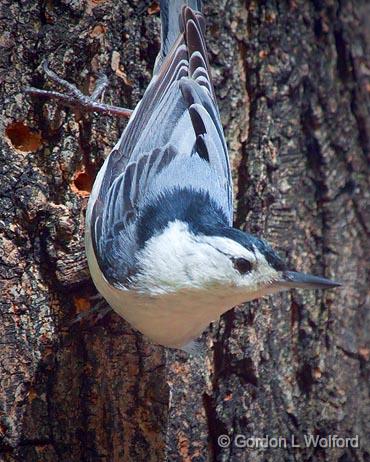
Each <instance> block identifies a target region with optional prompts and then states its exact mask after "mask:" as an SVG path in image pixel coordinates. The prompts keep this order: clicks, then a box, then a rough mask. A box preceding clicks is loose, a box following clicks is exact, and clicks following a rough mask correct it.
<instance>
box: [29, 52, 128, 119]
mask: <svg viewBox="0 0 370 462" xmlns="http://www.w3.org/2000/svg"><path fill="white" fill-rule="evenodd" d="M42 67H43V69H44V72H45V74H46V75H47V76H48V77H49V78H50V80H52V81H53V82H55V83H56V84H58V85H59V86H60V87H62V88H63V89H64V93H61V92H58V91H54V90H40V89H39V88H35V87H27V88H25V92H26V93H27V94H29V95H32V96H37V97H41V98H50V99H55V100H57V101H60V102H61V103H62V104H64V105H65V106H69V107H72V108H78V109H80V110H81V111H85V112H101V113H103V114H107V115H113V116H116V117H130V115H131V114H132V112H133V111H132V110H131V109H126V108H122V107H118V106H111V105H110V104H104V103H102V102H100V101H98V99H99V98H100V97H101V96H102V94H103V92H104V90H105V89H106V87H107V86H108V78H107V76H106V75H104V74H102V75H101V76H100V77H99V78H98V80H97V82H96V85H95V89H94V91H93V92H92V94H91V95H90V96H86V95H84V94H83V93H81V92H80V90H79V89H78V88H77V87H76V86H75V85H73V84H71V83H70V82H67V80H64V79H62V78H61V77H59V76H58V75H57V74H56V73H55V72H54V71H52V70H51V69H49V66H48V63H47V61H44V63H43V65H42Z"/></svg>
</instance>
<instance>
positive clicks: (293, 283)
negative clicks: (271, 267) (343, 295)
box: [278, 271, 341, 289]
mask: <svg viewBox="0 0 370 462" xmlns="http://www.w3.org/2000/svg"><path fill="white" fill-rule="evenodd" d="M278 285H279V286H280V287H282V288H286V289H292V288H296V289H332V288H333V287H339V286H341V284H340V283H339V282H336V281H331V280H330V279H326V278H322V277H318V276H313V275H312V274H306V273H297V272H295V271H283V272H282V278H281V279H280V280H279V281H278Z"/></svg>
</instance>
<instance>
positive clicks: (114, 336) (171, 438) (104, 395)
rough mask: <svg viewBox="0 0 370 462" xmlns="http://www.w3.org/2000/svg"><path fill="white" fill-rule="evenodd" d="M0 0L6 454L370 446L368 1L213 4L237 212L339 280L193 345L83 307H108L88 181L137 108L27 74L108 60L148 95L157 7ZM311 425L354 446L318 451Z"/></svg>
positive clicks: (96, 457)
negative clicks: (71, 92) (70, 97)
mask: <svg viewBox="0 0 370 462" xmlns="http://www.w3.org/2000/svg"><path fill="white" fill-rule="evenodd" d="M0 6H1V9H2V11H1V15H0V30H2V31H3V32H2V34H1V37H0V46H1V53H0V73H1V74H0V75H1V89H0V92H1V95H0V96H1V101H2V118H1V124H2V127H1V128H2V131H1V134H2V135H1V144H2V149H1V163H0V290H1V299H0V314H1V323H0V333H1V342H2V348H1V352H0V358H1V362H0V367H1V377H0V380H1V386H0V460H1V461H22V462H23V461H25V462H33V461H35V462H36V461H37V462H41V461H45V462H49V461H50V462H51V461H53V462H54V461H68V462H78V461H107V462H108V461H109V462H110V461H114V462H116V461H145V462H146V461H164V460H168V461H193V462H196V461H197V462H200V461H285V460H286V461H288V460H289V461H293V460H297V461H340V462H346V461H367V460H370V436H369V435H370V422H369V420H370V419H369V415H370V397H369V381H370V380H369V356H370V330H369V310H368V306H366V302H367V300H366V296H367V291H368V279H367V277H368V275H367V271H368V261H366V260H368V257H369V254H368V250H369V246H368V242H369V241H368V235H369V230H368V226H369V222H370V220H369V210H366V209H365V207H366V199H368V196H369V185H368V183H369V175H368V171H369V170H368V159H369V150H370V118H369V106H370V105H369V95H370V52H369V51H370V50H369V48H370V28H369V19H368V18H369V15H370V7H369V4H368V2H366V0H363V1H361V0H352V1H350V0H347V1H345V0H343V1H339V0H337V1H334V0H327V1H318V0H316V1H312V2H310V1H306V0H291V1H290V2H285V1H277V2H274V1H263V2H260V1H257V0H255V1H247V2H245V1H242V0H229V1H226V0H220V1H216V0H212V1H210V2H207V3H206V7H205V14H206V17H207V24H208V30H207V38H208V41H209V51H210V59H211V64H212V71H213V76H214V82H215V87H216V93H217V96H218V101H219V105H220V112H221V116H222V121H223V124H224V127H225V132H226V136H227V140H228V143H229V148H230V156H231V162H232V166H233V175H234V180H235V195H236V199H237V200H236V205H237V207H236V211H235V220H236V224H237V225H238V226H240V227H242V228H243V229H248V230H249V231H251V232H253V233H256V234H258V235H262V236H264V237H266V238H267V239H268V240H269V241H270V242H271V243H272V244H273V245H274V246H275V247H276V248H277V249H279V250H280V252H281V254H282V255H285V256H286V257H287V259H288V261H289V262H290V263H291V265H292V267H297V268H298V269H300V270H302V271H310V272H313V273H316V274H323V275H326V276H327V277H332V278H335V279H337V280H339V281H341V282H342V283H343V287H342V288H340V289H338V290H331V291H326V292H319V291H307V292H303V291H291V292H287V293H284V294H278V295H275V296H273V297H269V298H268V299H266V300H264V301H260V302H253V303H249V304H247V305H245V306H240V307H237V308H235V309H234V310H232V311H230V312H228V313H226V314H225V315H224V316H223V317H222V319H221V321H220V322H219V323H214V324H213V325H212V326H211V328H210V329H209V330H208V332H207V333H205V334H204V335H203V337H202V342H203V343H204V345H205V349H204V353H203V354H201V355H200V356H197V357H194V358H192V357H190V358H188V357H187V356H186V355H185V354H184V353H181V352H177V351H172V350H171V351H170V350H169V351H165V349H164V348H161V347H158V346H153V345H151V344H150V343H149V342H148V341H146V340H145V339H144V338H143V337H142V336H141V335H140V334H138V333H137V332H135V331H134V330H133V329H131V328H130V326H129V325H128V324H127V323H126V322H125V321H124V320H123V319H121V318H119V317H118V316H117V315H115V314H114V313H113V312H112V313H110V314H109V315H107V316H106V317H105V318H103V319H101V320H99V319H98V320H95V322H91V321H90V320H89V319H83V320H82V321H81V322H73V321H74V319H75V318H76V316H77V315H78V314H79V313H81V312H86V311H87V310H88V309H90V308H91V307H92V306H93V304H94V303H96V302H94V300H91V296H93V295H94V294H96V290H95V289H94V286H93V284H92V282H91V279H90V277H89V273H88V269H87V264H86V258H85V254H84V244H83V226H84V211H85V208H86V203H87V197H88V193H89V191H90V190H91V185H92V182H93V180H94V177H95V175H96V172H97V171H98V169H99V167H100V166H101V164H102V162H103V159H104V157H105V156H106V155H107V154H108V153H109V151H110V149H111V148H112V147H113V145H114V144H115V143H116V141H117V139H118V137H119V135H120V132H121V131H122V128H123V127H124V125H125V123H126V122H125V121H122V120H118V119H114V118H109V117H105V116H99V115H91V114H90V115H84V114H79V113H77V112H75V111H71V110H69V109H63V108H61V107H57V106H56V105H55V104H54V103H49V102H47V103H45V101H41V100H37V99H30V98H29V97H26V96H25V95H24V93H23V92H22V88H23V87H25V86H27V85H33V86H37V87H42V88H46V87H47V86H48V85H49V83H48V82H47V80H46V79H45V78H44V74H43V72H42V70H41V66H40V64H41V63H42V61H43V60H44V59H45V58H48V60H49V63H50V67H51V68H52V69H53V70H55V71H56V72H57V73H58V74H59V75H60V76H62V77H64V78H66V79H67V80H69V81H73V82H75V83H76V84H77V86H78V87H79V88H80V89H81V90H83V91H85V92H86V93H88V92H89V91H91V89H92V87H93V84H94V82H95V79H96V73H97V72H99V71H104V72H108V73H109V77H110V87H109V89H108V90H107V92H106V95H105V101H106V102H109V103H111V104H116V105H123V106H128V107H131V108H133V107H134V106H135V105H136V103H137V102H138V101H139V99H140V97H141V96H142V94H143V92H144V90H145V88H146V86H147V84H148V82H149V80H150V77H151V71H152V68H153V64H154V60H155V57H156V54H157V52H158V49H159V31H160V27H159V18H158V15H157V12H156V10H157V9H158V8H157V7H156V4H155V3H152V4H150V2H148V1H140V0H136V1H133V0H131V1H130V0H120V1H111V0H85V1H81V2H78V1H75V0H41V1H39V0H27V1H26V0H19V1H17V2H14V1H12V0H2V1H1V5H0ZM310 434H312V435H319V436H320V437H323V438H326V441H327V442H328V441H329V445H330V440H329V436H330V435H338V437H352V438H354V437H356V435H358V438H359V441H358V443H359V444H358V445H359V447H358V448H353V447H351V445H350V447H343V448H341V447H327V448H325V447H317V448H314V447H312V446H311V447H308V445H307V442H306V441H305V435H306V436H307V435H310ZM220 435H226V437H223V438H221V439H220V440H219V441H218V438H219V437H220ZM237 435H242V436H241V437H237ZM265 436H268V437H269V438H270V440H269V442H267V443H266V444H263V441H262V440H261V441H260V443H259V442H258V440H256V438H263V437H265ZM227 437H228V438H230V441H231V444H230V445H229V444H228V441H227ZM279 437H280V438H282V439H280V442H279V446H280V447H277V448H275V447H274V445H275V441H274V440H273V439H272V438H279ZM293 437H294V438H295V439H294V442H295V444H296V445H300V447H292V442H293V440H292V438H293ZM247 438H255V439H254V440H253V439H251V440H247ZM284 438H285V439H286V440H285V443H286V447H284V446H285V444H284ZM322 441H323V442H324V443H325V440H322ZM265 442H266V440H265ZM247 443H248V446H249V447H243V445H244V446H245V445H246V444H247ZM352 443H353V444H352V446H355V442H354V441H352ZM222 446H227V447H222ZM265 446H267V447H265Z"/></svg>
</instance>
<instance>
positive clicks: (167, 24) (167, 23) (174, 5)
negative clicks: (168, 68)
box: [154, 0, 202, 73]
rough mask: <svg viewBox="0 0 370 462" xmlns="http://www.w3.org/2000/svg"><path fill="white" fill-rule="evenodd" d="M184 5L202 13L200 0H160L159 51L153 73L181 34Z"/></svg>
mask: <svg viewBox="0 0 370 462" xmlns="http://www.w3.org/2000/svg"><path fill="white" fill-rule="evenodd" d="M184 5H187V6H189V7H190V8H191V9H193V10H194V11H199V12H202V0H160V9H161V23H162V32H161V50H160V52H159V55H158V58H157V62H156V66H155V71H154V73H156V71H157V70H158V69H159V68H160V65H161V63H162V62H163V60H164V58H165V57H166V56H167V54H168V52H169V51H170V50H171V48H172V46H173V44H174V43H175V42H176V39H177V37H178V36H179V34H180V33H181V29H180V14H181V10H182V7H183V6H184Z"/></svg>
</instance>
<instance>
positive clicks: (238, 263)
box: [136, 220, 340, 301]
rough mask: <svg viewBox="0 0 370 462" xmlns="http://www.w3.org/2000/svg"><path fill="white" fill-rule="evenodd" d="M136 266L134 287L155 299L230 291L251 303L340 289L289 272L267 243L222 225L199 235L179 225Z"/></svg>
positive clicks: (157, 238)
mask: <svg viewBox="0 0 370 462" xmlns="http://www.w3.org/2000/svg"><path fill="white" fill-rule="evenodd" d="M138 267H139V268H140V271H139V274H138V275H137V277H136V285H137V286H138V288H139V289H141V290H143V291H149V292H151V293H152V294H156V293H157V294H160V293H170V292H175V291H177V290H180V289H186V288H192V289H197V288H199V289H204V288H209V289H212V288H215V287H227V288H235V291H237V292H238V293H243V297H244V299H243V301H248V300H253V299H256V298H259V297H262V296H264V295H269V294H272V293H274V292H278V291H281V290H285V289H289V288H307V289H327V288H332V287H336V286H338V285H340V284H338V283H336V282H333V281H331V280H329V279H325V278H322V277H317V276H312V275H310V274H305V273H298V272H295V271H290V270H289V269H288V268H287V266H286V264H285V263H284V261H283V260H282V259H281V258H280V257H279V256H278V254H277V253H276V252H275V251H274V250H273V249H272V248H271V247H270V246H269V244H267V243H266V242H265V241H264V240H262V239H259V238H257V237H254V236H252V235H250V234H248V233H245V232H243V231H240V230H238V229H235V228H231V227H225V226H223V227H219V228H212V229H209V230H206V232H202V233H198V232H196V231H194V229H191V228H190V227H189V225H188V224H187V223H184V222H182V221H177V220H176V221H173V222H171V223H169V224H168V226H167V227H166V228H165V229H164V230H163V231H162V232H161V233H160V234H156V235H154V236H153V237H151V239H149V240H148V241H147V242H146V244H145V246H144V248H143V249H142V250H141V251H140V252H139V253H138Z"/></svg>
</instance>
